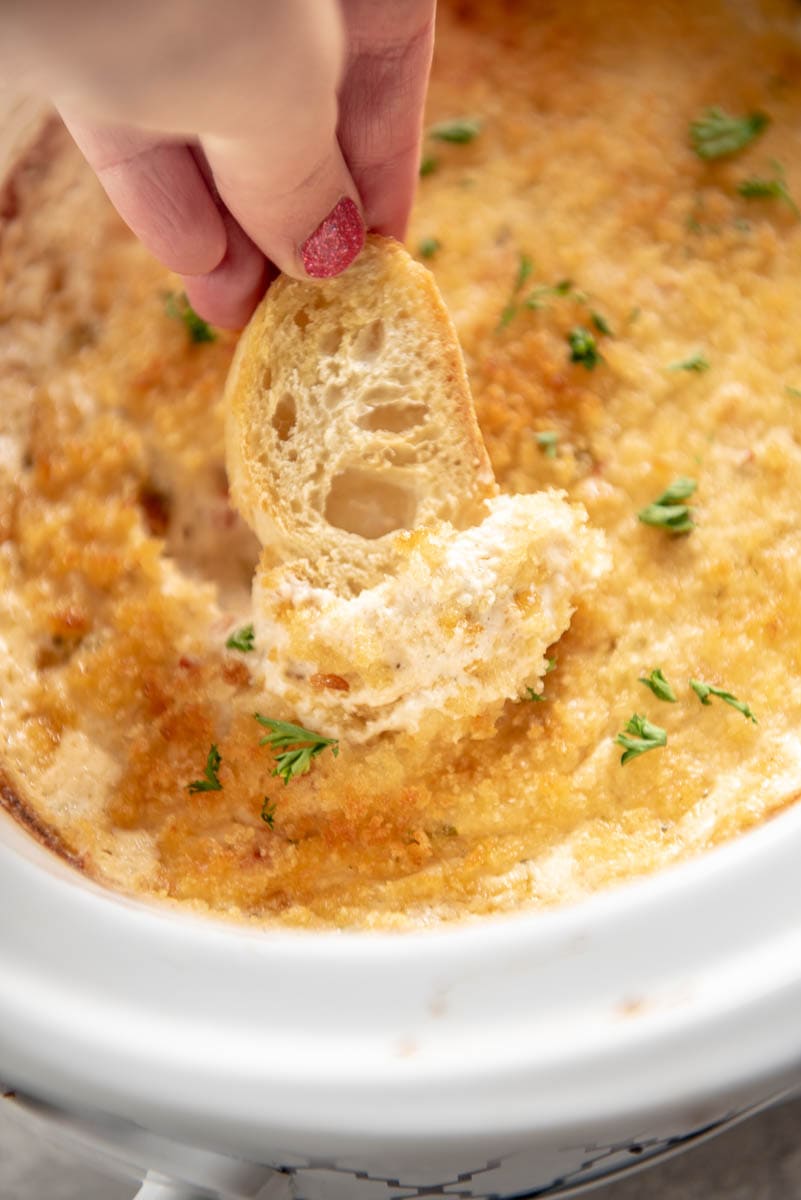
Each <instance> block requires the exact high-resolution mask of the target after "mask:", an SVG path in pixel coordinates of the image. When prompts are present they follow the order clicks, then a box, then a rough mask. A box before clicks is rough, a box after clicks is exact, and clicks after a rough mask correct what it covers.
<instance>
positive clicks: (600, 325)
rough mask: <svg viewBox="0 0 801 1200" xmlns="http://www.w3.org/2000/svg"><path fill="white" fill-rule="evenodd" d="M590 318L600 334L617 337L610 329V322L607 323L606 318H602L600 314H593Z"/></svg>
mask: <svg viewBox="0 0 801 1200" xmlns="http://www.w3.org/2000/svg"><path fill="white" fill-rule="evenodd" d="M590 317H591V318H592V323H593V325H594V326H595V328H596V329H597V330H598V332H599V333H603V334H605V335H606V337H614V336H615V335H614V334H613V333H612V330H611V329H610V327H609V322H608V321H607V319H606V317H603V316H601V314H600V313H598V312H591V313H590Z"/></svg>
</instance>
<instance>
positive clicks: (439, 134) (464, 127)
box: [428, 117, 481, 146]
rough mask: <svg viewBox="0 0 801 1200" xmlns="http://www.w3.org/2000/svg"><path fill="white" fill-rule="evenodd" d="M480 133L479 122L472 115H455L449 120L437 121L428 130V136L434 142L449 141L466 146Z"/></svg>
mask: <svg viewBox="0 0 801 1200" xmlns="http://www.w3.org/2000/svg"><path fill="white" fill-rule="evenodd" d="M480 133H481V122H480V121H478V120H476V119H475V118H473V117H455V118H454V119H453V120H451V121H439V122H438V123H437V124H436V125H432V126H431V127H430V129H429V130H428V136H429V137H430V138H433V139H434V141H435V142H450V143H451V144H452V145H456V146H466V145H467V143H468V142H472V141H473V140H474V139H475V138H477V137H478V135H479V134H480Z"/></svg>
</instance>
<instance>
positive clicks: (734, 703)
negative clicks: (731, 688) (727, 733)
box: [690, 679, 758, 725]
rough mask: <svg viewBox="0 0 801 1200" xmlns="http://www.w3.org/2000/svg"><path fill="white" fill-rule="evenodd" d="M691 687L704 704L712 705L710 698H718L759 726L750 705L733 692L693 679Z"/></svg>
mask: <svg viewBox="0 0 801 1200" xmlns="http://www.w3.org/2000/svg"><path fill="white" fill-rule="evenodd" d="M690 687H691V688H692V689H693V691H694V692H695V694H696V696H697V697H698V699H699V700H700V701H701V703H702V704H711V703H712V701H711V700H710V699H709V697H710V696H717V698H718V699H719V700H723V701H724V703H726V704H730V705H731V707H732V708H736V709H737V711H738V712H740V713H742V714H743V716H744V717H746V718H747V719H748V720H749V721H753V723H754V725H756V724H758V722H757V719H756V717H755V716H754V714H753V713H752V712H751V707H750V705H748V704H745V703H744V702H743V701H742V700H738V699H737V697H736V696H733V695H732V694H731V692H727V691H725V690H724V689H723V688H719V687H714V686H713V685H712V684H711V683H701V681H700V680H698V679H691V680H690Z"/></svg>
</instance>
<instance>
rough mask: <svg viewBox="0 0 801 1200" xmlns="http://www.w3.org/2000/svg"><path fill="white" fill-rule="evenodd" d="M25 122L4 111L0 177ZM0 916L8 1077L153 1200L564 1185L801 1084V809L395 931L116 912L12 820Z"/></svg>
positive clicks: (656, 1151) (630, 1162)
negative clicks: (605, 879)
mask: <svg viewBox="0 0 801 1200" xmlns="http://www.w3.org/2000/svg"><path fill="white" fill-rule="evenodd" d="M35 119H36V113H35V112H34V111H33V110H32V109H31V108H29V107H28V106H22V107H21V108H19V107H18V108H16V110H15V112H14V119H13V121H9V120H8V114H6V119H5V121H4V119H3V114H2V101H0V174H2V162H3V160H4V159H5V160H8V159H9V158H11V157H13V152H14V151H15V148H16V147H17V146H18V144H19V142H20V138H21V137H24V133H25V131H26V130H27V129H29V128H30V126H31V124H32V122H34V121H35ZM0 914H2V916H0V1078H2V1080H3V1082H4V1083H5V1084H6V1088H7V1090H9V1091H13V1092H15V1093H16V1098H15V1103H16V1104H17V1105H20V1106H23V1107H24V1108H25V1109H26V1110H27V1111H32V1112H38V1113H40V1114H43V1115H44V1116H45V1117H46V1120H47V1122H48V1128H49V1129H51V1130H61V1131H62V1132H64V1133H65V1134H66V1135H67V1136H68V1137H70V1138H71V1139H72V1140H73V1141H74V1142H75V1143H76V1144H80V1145H82V1146H83V1147H84V1148H86V1149H89V1150H91V1152H92V1153H93V1154H95V1155H97V1154H100V1155H102V1156H104V1157H106V1158H107V1159H109V1160H112V1161H113V1162H114V1164H115V1165H116V1166H117V1167H119V1168H120V1169H123V1170H127V1171H129V1172H130V1173H132V1174H134V1175H137V1176H139V1177H140V1178H142V1177H144V1175H145V1173H146V1172H148V1171H149V1181H148V1182H147V1183H146V1184H145V1185H144V1188H143V1190H142V1193H141V1196H142V1200H167V1198H168V1197H172V1198H174V1200H190V1198H191V1197H198V1196H207V1197H221V1198H225V1200H244V1198H245V1197H253V1196H255V1195H256V1194H258V1195H259V1196H260V1197H267V1196H268V1195H269V1196H271V1197H272V1196H275V1197H278V1196H281V1195H282V1196H287V1195H291V1196H294V1197H296V1200H338V1198H342V1200H382V1198H392V1197H394V1198H397V1200H400V1198H401V1197H425V1196H433V1195H445V1196H455V1197H512V1196H523V1195H555V1194H557V1193H558V1194H567V1193H568V1192H572V1191H573V1190H574V1189H576V1188H579V1189H581V1188H582V1187H584V1186H587V1185H590V1184H592V1183H593V1182H598V1181H601V1180H604V1179H608V1178H609V1177H610V1175H613V1174H616V1173H618V1172H620V1171H625V1170H631V1169H634V1168H636V1167H639V1166H641V1165H642V1164H643V1163H646V1162H648V1161H650V1160H653V1159H655V1158H658V1157H661V1156H662V1155H664V1154H665V1153H667V1152H669V1151H673V1150H675V1149H676V1148H677V1147H681V1146H683V1145H687V1144H690V1143H692V1142H693V1141H695V1140H697V1139H698V1138H699V1137H702V1136H706V1135H707V1134H708V1133H709V1132H710V1131H713V1130H717V1129H719V1128H722V1127H723V1126H724V1125H725V1124H727V1123H728V1122H730V1121H732V1120H734V1119H737V1118H738V1117H740V1116H742V1115H743V1114H746V1113H748V1112H749V1111H754V1110H755V1109H756V1108H759V1107H762V1106H764V1105H765V1104H767V1103H770V1102H771V1101H772V1100H773V1099H776V1098H777V1097H778V1096H780V1095H781V1094H784V1093H786V1092H787V1090H788V1089H792V1088H793V1087H797V1086H801V806H798V807H796V808H795V809H793V810H791V811H789V812H787V813H786V814H785V815H783V816H781V817H779V818H777V819H776V820H774V821H773V822H771V823H770V824H768V825H766V826H765V827H764V828H762V829H759V830H757V831H756V832H754V833H751V834H749V835H748V836H746V837H743V838H741V839H740V840H739V841H737V842H736V843H734V844H732V845H729V846H726V847H724V848H723V849H720V850H717V851H715V852H714V853H711V854H709V855H708V856H707V857H705V858H703V859H700V860H698V861H695V862H692V863H690V864H687V865H684V866H682V867H678V868H674V869H673V870H670V871H667V872H665V873H663V874H662V875H659V876H657V877H655V878H652V879H649V880H646V881H644V882H641V883H636V884H629V885H627V886H625V887H622V888H620V889H618V890H616V891H614V892H610V893H607V894H604V895H600V896H598V897H596V898H594V899H593V900H591V901H589V902H587V903H582V904H580V905H577V906H575V907H572V908H568V909H564V910H561V911H557V912H550V913H544V914H536V913H530V914H523V915H519V916H516V917H509V918H506V919H497V920H493V921H488V922H486V923H483V924H476V925H472V926H465V927H454V928H447V929H440V930H431V931H428V932H420V933H415V934H404V935H400V934H397V935H366V934H363V935H356V934H334V933H319V934H310V933H300V932H298V933H292V932H256V931H249V930H246V929H240V928H236V927H233V926H227V925H222V924H220V923H217V922H215V921H211V920H202V919H199V918H193V917H190V916H188V915H182V914H180V913H176V912H174V911H168V910H166V909H158V908H155V907H150V906H148V905H146V904H144V903H137V902H134V901H131V900H126V899H124V898H121V897H119V896H115V895H113V894H111V893H108V892H105V891H103V890H102V889H101V888H98V887H96V886H94V885H93V884H91V883H89V882H87V881H86V880H85V879H83V878H82V877H80V876H79V875H78V874H77V873H76V872H74V871H72V870H71V869H70V868H69V867H68V866H66V865H65V864H63V863H61V862H60V861H58V860H57V859H56V858H54V857H53V856H52V855H51V854H49V853H48V852H47V851H46V850H44V849H42V848H41V847H40V846H38V845H37V844H36V843H34V842H33V841H32V839H31V838H29V837H28V835H27V834H26V833H25V832H24V831H23V830H21V829H20V828H19V827H18V826H17V825H16V824H15V823H14V822H13V821H12V820H11V818H10V817H8V816H7V815H6V814H5V813H3V812H0ZM273 1169H276V1170H278V1171H279V1172H282V1173H281V1174H278V1175H274V1174H273V1173H272V1170H273Z"/></svg>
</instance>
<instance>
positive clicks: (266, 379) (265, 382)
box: [261, 365, 273, 392]
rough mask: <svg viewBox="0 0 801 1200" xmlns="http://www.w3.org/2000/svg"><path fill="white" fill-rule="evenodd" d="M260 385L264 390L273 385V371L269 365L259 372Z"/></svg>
mask: <svg viewBox="0 0 801 1200" xmlns="http://www.w3.org/2000/svg"><path fill="white" fill-rule="evenodd" d="M261 385H262V387H263V388H264V390H265V392H269V390H270V388H271V387H272V386H273V372H272V368H271V367H270V366H269V365H268V366H266V367H265V368H264V370H263V371H262V373H261Z"/></svg>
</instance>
